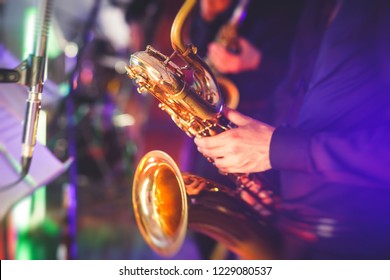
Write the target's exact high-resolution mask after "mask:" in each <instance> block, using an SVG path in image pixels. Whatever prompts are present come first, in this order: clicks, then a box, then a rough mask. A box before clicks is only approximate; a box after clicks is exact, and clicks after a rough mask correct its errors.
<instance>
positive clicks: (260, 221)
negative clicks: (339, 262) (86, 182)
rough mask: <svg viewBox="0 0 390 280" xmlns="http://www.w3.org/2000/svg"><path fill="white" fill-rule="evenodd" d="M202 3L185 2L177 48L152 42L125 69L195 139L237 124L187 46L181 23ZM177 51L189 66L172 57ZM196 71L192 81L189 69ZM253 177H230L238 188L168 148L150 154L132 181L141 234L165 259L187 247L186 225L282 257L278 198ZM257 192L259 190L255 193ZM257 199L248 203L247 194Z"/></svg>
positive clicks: (237, 247)
mask: <svg viewBox="0 0 390 280" xmlns="http://www.w3.org/2000/svg"><path fill="white" fill-rule="evenodd" d="M195 3H196V1H195V0H186V1H185V2H184V4H183V5H182V7H181V8H180V10H179V12H178V14H177V15H176V17H175V20H174V22H173V25H172V28H171V44H172V47H173V50H174V53H173V54H172V55H171V56H169V57H168V56H165V55H164V54H162V53H160V52H159V51H157V50H155V49H154V48H153V47H151V46H147V47H146V50H145V51H140V52H137V53H135V54H132V55H131V57H130V64H129V65H128V66H127V67H126V69H127V75H128V76H129V77H130V78H131V79H133V80H134V81H135V83H136V84H137V86H138V88H137V89H138V91H139V92H144V91H147V92H149V93H151V94H152V95H153V96H154V97H155V98H157V99H158V100H159V102H160V104H159V107H160V108H161V109H162V110H164V111H166V112H167V113H168V114H169V115H170V116H171V118H172V119H173V121H174V122H175V123H176V125H177V126H178V127H179V128H181V129H182V130H183V131H184V132H185V133H186V134H187V135H188V136H190V137H204V136H211V135H216V134H218V133H221V132H223V131H225V130H228V129H233V128H234V127H236V126H235V125H234V124H233V123H231V122H230V121H229V120H227V119H226V118H225V117H224V116H223V114H222V109H223V106H224V102H223V98H222V96H221V94H220V89H219V87H218V83H217V82H216V78H215V77H214V75H213V73H212V71H211V70H210V68H209V66H208V65H207V64H206V63H205V62H204V61H203V60H202V59H201V58H199V56H198V55H197V54H196V47H194V46H193V45H185V44H184V43H183V41H182V40H181V38H182V27H183V25H184V22H185V19H187V18H188V15H189V13H190V11H191V10H192V8H193V7H194V5H195ZM174 56H178V57H179V58H180V59H181V60H182V61H184V63H185V66H184V67H179V66H178V65H176V64H175V63H173V62H172V58H173V57H174ZM186 70H188V71H192V74H193V84H192V85H189V84H188V83H187V82H186V80H185V78H184V73H183V71H186ZM252 175H254V174H227V176H229V177H230V178H232V180H234V181H235V182H236V187H235V188H230V187H227V186H223V185H221V184H218V183H216V182H213V181H211V180H207V179H204V178H202V177H200V176H196V175H193V174H189V173H185V172H181V171H180V170H179V168H178V166H177V165H176V163H175V162H174V160H173V159H172V158H171V157H170V156H169V155H168V154H166V153H164V152H162V151H158V150H155V151H151V152H149V153H147V154H146V155H145V156H144V157H143V158H142V159H141V160H140V162H139V164H138V166H137V168H136V171H135V175H134V180H133V189H132V202H133V208H134V214H135V218H136V221H137V224H138V227H139V229H140V231H141V234H142V236H143V238H144V239H145V241H146V242H147V243H148V244H149V246H150V247H151V248H152V249H153V250H154V251H155V252H156V253H158V254H160V255H162V256H166V257H169V256H173V255H174V254H176V253H177V251H178V250H179V249H180V248H181V245H182V243H183V240H184V238H185V235H186V231H187V227H188V228H190V229H191V230H194V231H198V232H200V233H203V234H205V235H208V236H210V237H211V238H214V239H216V240H217V241H219V242H220V243H222V244H224V245H225V246H226V247H227V248H228V249H230V250H231V251H232V252H235V253H236V254H237V255H239V256H240V257H241V258H243V259H273V258H275V257H276V253H277V245H278V244H279V241H278V235H277V234H276V232H275V230H274V229H273V227H271V226H269V225H270V223H271V222H270V221H271V217H272V213H273V207H274V198H275V197H274V196H273V193H272V192H271V191H269V190H268V189H267V188H265V187H264V184H262V183H263V182H261V181H260V180H259V179H258V178H257V177H254V176H252ZM253 190H256V193H255V192H253ZM243 196H246V197H248V196H249V197H251V200H252V201H253V203H251V204H249V203H247V202H246V201H247V200H245V201H244V200H243V199H242V197H243Z"/></svg>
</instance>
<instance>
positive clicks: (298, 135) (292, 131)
mask: <svg viewBox="0 0 390 280" xmlns="http://www.w3.org/2000/svg"><path fill="white" fill-rule="evenodd" d="M309 141H310V136H309V135H308V134H306V133H304V132H301V131H299V130H297V129H296V128H288V127H278V128H277V129H276V130H275V131H274V133H273V135H272V138H271V147H270V161H271V166H272V168H273V169H277V170H291V171H309V170H310V166H311V164H310V156H309Z"/></svg>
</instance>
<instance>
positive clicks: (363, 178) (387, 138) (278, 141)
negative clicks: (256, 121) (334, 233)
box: [270, 121, 390, 185]
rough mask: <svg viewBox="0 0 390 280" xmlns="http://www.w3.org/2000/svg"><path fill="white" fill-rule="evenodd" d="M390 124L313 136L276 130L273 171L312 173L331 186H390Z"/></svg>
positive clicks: (271, 156)
mask: <svg viewBox="0 0 390 280" xmlns="http://www.w3.org/2000/svg"><path fill="white" fill-rule="evenodd" d="M389 143H390V122H389V121H387V123H381V124H377V125H372V126H371V127H362V128H357V129H353V130H345V131H343V132H339V133H336V132H320V133H316V134H313V135H310V134H308V133H306V132H303V131H301V130H299V129H297V128H286V127H281V128H277V129H276V130H275V132H274V135H273V137H272V141H271V148H270V159H271V165H272V167H273V168H274V169H278V170H284V171H297V172H302V173H311V174H316V175H319V176H321V177H323V178H324V179H325V180H326V181H328V182H339V183H350V184H359V185H361V184H370V185H372V184H373V182H374V183H376V184H380V185H383V184H386V185H388V184H389V183H390V172H389V164H390V149H389Z"/></svg>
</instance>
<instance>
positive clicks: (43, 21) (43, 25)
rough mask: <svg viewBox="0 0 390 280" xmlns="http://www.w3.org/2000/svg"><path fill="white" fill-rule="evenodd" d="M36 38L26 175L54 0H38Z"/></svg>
mask: <svg viewBox="0 0 390 280" xmlns="http://www.w3.org/2000/svg"><path fill="white" fill-rule="evenodd" d="M38 1H39V5H38V13H37V17H36V20H35V22H36V26H35V28H36V29H35V39H34V49H33V53H32V54H31V55H30V56H29V57H28V59H27V68H28V82H27V85H28V87H29V94H28V99H27V100H26V102H27V107H26V113H25V119H24V127H23V137H22V152H21V165H22V173H23V175H26V174H27V173H28V171H29V169H30V165H31V159H32V156H33V152H34V147H35V144H36V135H37V129H38V118H39V111H40V109H41V99H42V90H43V84H44V79H45V73H46V60H47V54H46V49H47V41H48V33H49V22H50V14H51V8H52V0H38Z"/></svg>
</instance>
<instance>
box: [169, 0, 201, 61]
mask: <svg viewBox="0 0 390 280" xmlns="http://www.w3.org/2000/svg"><path fill="white" fill-rule="evenodd" d="M195 4H196V0H186V1H185V2H184V4H183V5H182V7H181V8H180V10H179V12H178V13H177V15H176V17H175V19H174V21H173V24H172V28H171V44H172V48H173V49H174V50H175V51H176V52H177V53H178V54H180V55H182V56H184V57H185V56H187V54H188V53H189V52H193V53H196V50H195V49H194V48H192V47H191V46H189V45H186V44H185V43H184V42H183V37H184V36H183V26H184V23H185V21H186V20H187V18H188V17H189V14H190V12H191V11H192V9H193V7H194V6H195Z"/></svg>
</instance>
